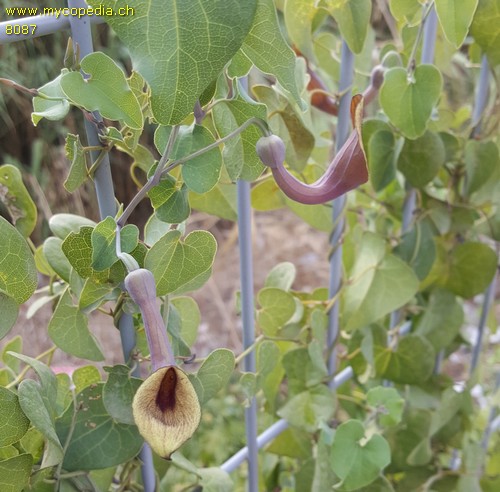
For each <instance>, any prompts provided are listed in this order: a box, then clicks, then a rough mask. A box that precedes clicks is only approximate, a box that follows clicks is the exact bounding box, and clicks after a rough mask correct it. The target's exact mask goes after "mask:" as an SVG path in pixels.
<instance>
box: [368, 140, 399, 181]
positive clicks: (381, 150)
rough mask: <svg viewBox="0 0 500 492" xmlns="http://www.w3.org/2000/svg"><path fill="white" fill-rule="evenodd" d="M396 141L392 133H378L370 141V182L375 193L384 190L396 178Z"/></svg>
mask: <svg viewBox="0 0 500 492" xmlns="http://www.w3.org/2000/svg"><path fill="white" fill-rule="evenodd" d="M395 146H396V141H395V139H394V134H393V133H392V132H390V131H386V130H381V131H376V132H375V133H374V134H373V135H372V136H371V137H370V140H369V141H368V146H367V152H366V154H367V158H368V167H369V169H370V182H371V184H372V186H373V189H374V190H375V191H381V190H383V189H384V188H385V187H386V186H387V185H388V184H389V183H390V182H391V181H392V180H393V179H394V177H395V176H396V148H395Z"/></svg>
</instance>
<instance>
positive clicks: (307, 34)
mask: <svg viewBox="0 0 500 492" xmlns="http://www.w3.org/2000/svg"><path fill="white" fill-rule="evenodd" d="M317 3H318V2H316V1H314V0H286V2H285V10H284V12H283V15H284V18H285V26H286V31H287V34H288V36H289V37H290V40H291V42H292V43H293V44H294V45H295V46H296V47H297V48H298V49H299V51H300V52H301V53H302V54H303V55H304V56H305V57H306V58H307V59H308V60H314V58H315V56H314V50H313V40H312V32H311V31H312V26H313V20H314V17H315V16H316V14H317V12H318V7H317Z"/></svg>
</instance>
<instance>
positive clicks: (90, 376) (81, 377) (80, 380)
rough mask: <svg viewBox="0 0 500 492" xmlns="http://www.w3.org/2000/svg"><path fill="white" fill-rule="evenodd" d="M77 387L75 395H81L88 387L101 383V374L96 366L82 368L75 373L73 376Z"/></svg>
mask: <svg viewBox="0 0 500 492" xmlns="http://www.w3.org/2000/svg"><path fill="white" fill-rule="evenodd" d="M71 379H72V380H73V384H74V385H75V393H77V394H78V393H81V392H82V391H83V390H84V389H85V388H87V386H90V385H91V384H97V383H100V382H101V374H100V372H99V369H97V367H95V366H90V365H89V366H82V367H78V368H76V369H75V370H74V371H73V374H72V375H71Z"/></svg>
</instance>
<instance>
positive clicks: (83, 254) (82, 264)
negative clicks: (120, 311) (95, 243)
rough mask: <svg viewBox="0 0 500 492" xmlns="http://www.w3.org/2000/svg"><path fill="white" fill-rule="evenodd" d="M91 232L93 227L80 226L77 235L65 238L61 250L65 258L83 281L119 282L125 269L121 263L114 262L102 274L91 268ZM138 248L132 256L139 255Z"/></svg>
mask: <svg viewBox="0 0 500 492" xmlns="http://www.w3.org/2000/svg"><path fill="white" fill-rule="evenodd" d="M92 231H93V227H88V226H82V227H80V230H79V232H78V233H75V232H72V233H70V234H69V235H68V236H67V237H66V239H65V240H64V241H63V243H62V250H63V252H64V254H65V256H66V258H67V259H68V260H69V262H70V263H71V266H72V267H73V268H74V269H75V271H76V272H77V273H78V275H80V277H82V278H83V279H86V278H89V277H91V278H92V280H94V281H95V282H97V283H105V282H111V283H119V282H121V281H122V280H123V279H124V278H125V274H126V271H125V267H124V266H123V265H122V263H121V262H116V263H115V264H114V265H113V266H112V267H111V268H110V269H107V270H103V271H102V272H98V271H96V270H95V269H94V268H92ZM139 246H140V245H139ZM139 246H138V247H137V248H136V249H135V250H134V251H132V256H134V255H135V253H136V252H137V253H139V254H140V251H139ZM134 257H135V256H134ZM136 259H137V258H136ZM139 263H141V262H139Z"/></svg>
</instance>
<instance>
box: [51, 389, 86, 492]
mask: <svg viewBox="0 0 500 492" xmlns="http://www.w3.org/2000/svg"><path fill="white" fill-rule="evenodd" d="M71 396H72V398H73V415H72V416H71V423H70V426H69V430H68V435H67V436H66V441H65V442H64V446H63V456H65V455H66V451H67V450H68V448H69V445H70V443H71V438H72V437H73V432H74V431H75V426H76V417H77V415H78V412H79V410H80V405H81V403H80V404H78V402H77V401H76V394H75V391H74V390H73V391H71ZM63 461H64V460H61V462H60V463H59V464H58V465H57V469H56V473H55V477H56V480H57V482H58V483H59V481H60V479H61V470H62V466H63Z"/></svg>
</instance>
